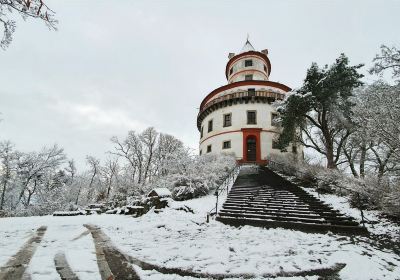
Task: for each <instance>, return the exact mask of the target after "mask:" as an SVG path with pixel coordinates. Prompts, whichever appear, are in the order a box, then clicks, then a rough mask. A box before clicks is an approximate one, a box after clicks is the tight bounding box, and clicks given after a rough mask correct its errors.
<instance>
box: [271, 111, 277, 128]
mask: <svg viewBox="0 0 400 280" xmlns="http://www.w3.org/2000/svg"><path fill="white" fill-rule="evenodd" d="M271 126H279V115H278V114H277V113H271Z"/></svg>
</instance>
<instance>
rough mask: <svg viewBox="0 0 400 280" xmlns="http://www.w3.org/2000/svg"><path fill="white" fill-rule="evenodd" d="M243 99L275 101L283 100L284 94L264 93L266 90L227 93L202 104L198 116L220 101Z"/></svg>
mask: <svg viewBox="0 0 400 280" xmlns="http://www.w3.org/2000/svg"><path fill="white" fill-rule="evenodd" d="M243 97H249V98H251V97H264V98H268V97H269V98H275V99H284V98H285V94H283V93H279V92H274V91H266V90H256V91H237V92H233V93H228V94H224V95H223V96H220V97H217V98H214V99H212V100H211V101H209V102H207V103H206V104H204V106H203V107H201V108H200V113H199V114H201V113H202V112H203V111H204V110H206V109H207V108H209V107H211V106H212V105H214V104H216V103H219V102H221V101H228V100H231V99H236V98H243Z"/></svg>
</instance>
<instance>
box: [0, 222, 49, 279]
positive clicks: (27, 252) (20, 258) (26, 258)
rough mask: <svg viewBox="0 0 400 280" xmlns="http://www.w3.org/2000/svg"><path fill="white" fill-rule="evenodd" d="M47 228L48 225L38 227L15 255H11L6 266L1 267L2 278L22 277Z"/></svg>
mask: <svg viewBox="0 0 400 280" xmlns="http://www.w3.org/2000/svg"><path fill="white" fill-rule="evenodd" d="M46 230H47V227H46V226H41V227H40V228H38V229H37V230H36V233H35V235H34V236H32V237H31V238H30V239H29V240H28V241H27V242H26V243H25V244H24V245H23V246H22V247H21V249H20V250H19V251H18V252H17V253H16V254H15V255H14V256H13V257H11V259H10V260H9V261H8V262H7V263H6V265H5V266H3V267H1V268H0V280H20V279H22V277H23V275H24V272H25V270H26V268H27V267H28V264H29V262H30V261H31V259H32V257H33V255H34V254H35V251H36V249H37V247H38V246H39V244H40V242H42V239H43V235H44V234H45V232H46ZM25 279H26V278H25Z"/></svg>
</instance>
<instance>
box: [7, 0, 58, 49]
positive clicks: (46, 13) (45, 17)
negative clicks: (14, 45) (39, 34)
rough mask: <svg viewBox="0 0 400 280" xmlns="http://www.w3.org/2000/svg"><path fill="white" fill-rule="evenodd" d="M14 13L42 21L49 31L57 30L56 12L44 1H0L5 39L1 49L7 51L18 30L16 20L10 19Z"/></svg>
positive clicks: (24, 17)
mask: <svg viewBox="0 0 400 280" xmlns="http://www.w3.org/2000/svg"><path fill="white" fill-rule="evenodd" d="M12 12H16V13H18V14H20V15H21V16H22V18H23V19H24V20H25V19H26V18H35V19H40V20H42V21H44V22H45V23H46V25H47V26H48V27H49V29H53V30H56V25H57V23H58V22H57V20H56V19H55V17H54V16H55V12H54V11H53V10H51V9H50V8H49V7H48V6H47V5H46V4H45V3H44V2H43V0H0V23H1V24H2V25H3V38H2V40H1V41H0V47H1V48H2V49H6V48H7V47H8V46H9V45H10V43H11V41H12V35H13V33H14V31H15V28H16V22H15V20H13V19H11V18H10V15H11V14H12Z"/></svg>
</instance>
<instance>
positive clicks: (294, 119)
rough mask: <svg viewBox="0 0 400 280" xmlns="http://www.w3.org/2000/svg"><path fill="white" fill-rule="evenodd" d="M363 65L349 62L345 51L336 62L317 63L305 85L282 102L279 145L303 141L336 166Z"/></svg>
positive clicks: (348, 129) (308, 73)
mask: <svg viewBox="0 0 400 280" xmlns="http://www.w3.org/2000/svg"><path fill="white" fill-rule="evenodd" d="M362 66H363V65H361V64H360V65H355V66H349V60H348V58H347V57H346V56H345V55H344V54H341V55H340V56H339V58H338V59H336V62H335V63H334V64H332V65H331V66H329V67H328V65H325V66H324V67H323V68H320V67H319V66H318V65H317V64H316V63H313V64H312V65H311V67H310V69H308V70H307V76H306V78H305V80H304V84H303V86H302V87H301V88H300V89H298V90H296V91H294V92H292V94H290V95H289V96H288V97H287V98H286V100H285V101H284V102H283V106H280V107H279V109H278V111H279V113H280V114H281V120H282V128H283V129H282V133H281V134H280V136H279V141H278V143H279V145H280V148H281V149H285V147H287V146H288V145H289V143H290V142H292V141H295V142H297V141H298V142H300V143H302V144H303V145H304V146H305V147H308V148H312V149H314V150H316V151H317V152H319V153H320V154H322V155H324V156H325V157H326V160H327V167H328V168H336V166H337V164H338V161H339V158H340V154H341V151H342V148H343V142H344V141H345V140H346V138H347V137H348V136H349V135H350V133H351V109H352V106H353V105H354V104H353V103H352V102H350V97H351V96H352V91H353V89H354V88H356V87H358V86H360V85H361V84H362V82H361V81H360V79H361V78H362V77H363V75H362V74H360V73H358V70H359V68H361V67H362Z"/></svg>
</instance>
